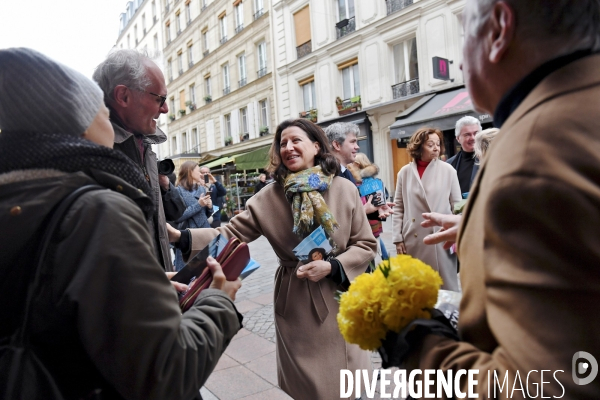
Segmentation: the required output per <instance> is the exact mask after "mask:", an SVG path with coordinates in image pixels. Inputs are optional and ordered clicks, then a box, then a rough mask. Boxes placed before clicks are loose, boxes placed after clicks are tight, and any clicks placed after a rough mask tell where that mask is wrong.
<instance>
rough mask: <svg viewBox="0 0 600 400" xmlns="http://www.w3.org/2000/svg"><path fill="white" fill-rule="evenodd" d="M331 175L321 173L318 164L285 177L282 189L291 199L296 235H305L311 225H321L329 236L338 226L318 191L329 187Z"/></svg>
mask: <svg viewBox="0 0 600 400" xmlns="http://www.w3.org/2000/svg"><path fill="white" fill-rule="evenodd" d="M332 181H333V176H328V175H325V174H323V171H322V170H321V167H320V166H316V167H312V168H308V169H305V170H304V171H300V172H296V173H295V174H290V175H288V176H287V178H285V182H284V189H285V194H286V196H287V197H288V198H291V199H292V213H293V215H294V230H293V232H294V233H295V234H297V235H301V236H302V235H307V234H309V233H310V232H311V230H312V228H313V226H315V225H321V226H323V229H324V230H325V232H327V234H328V235H329V237H331V235H332V234H333V231H334V230H335V229H337V228H339V227H340V226H339V224H338V223H337V221H336V220H335V217H334V216H333V214H332V213H331V211H329V207H327V203H325V199H323V196H322V195H321V193H320V192H323V191H325V190H327V189H329V186H331V182H332Z"/></svg>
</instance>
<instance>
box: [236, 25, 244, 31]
mask: <svg viewBox="0 0 600 400" xmlns="http://www.w3.org/2000/svg"><path fill="white" fill-rule="evenodd" d="M243 30H244V24H239V25H238V26H236V27H235V33H240V32H241V31H243Z"/></svg>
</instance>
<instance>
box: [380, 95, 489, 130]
mask: <svg viewBox="0 0 600 400" xmlns="http://www.w3.org/2000/svg"><path fill="white" fill-rule="evenodd" d="M422 100H423V101H422V102H421V101H420V102H419V103H420V104H418V103H417V104H418V107H415V108H414V109H412V110H411V109H409V110H407V111H406V112H404V113H402V114H401V115H400V116H399V117H398V118H397V120H396V122H394V123H393V124H392V125H391V126H390V137H391V138H392V139H403V138H408V137H411V136H412V134H413V133H415V132H416V130H417V129H419V128H421V127H423V126H428V127H433V128H438V129H440V130H442V131H445V130H449V129H454V126H455V124H456V121H457V120H459V119H460V118H462V117H464V116H465V115H470V116H472V117H475V118H477V119H478V120H479V121H480V122H481V123H482V124H483V123H486V122H492V118H491V117H490V115H488V114H482V113H479V112H477V111H475V110H474V109H473V103H472V102H471V97H470V96H469V92H467V89H465V88H462V89H454V90H451V91H448V92H443V93H437V94H435V95H431V96H426V97H424V98H423V99H422ZM417 104H415V105H417Z"/></svg>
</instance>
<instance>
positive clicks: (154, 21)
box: [152, 15, 158, 24]
mask: <svg viewBox="0 0 600 400" xmlns="http://www.w3.org/2000/svg"><path fill="white" fill-rule="evenodd" d="M156 21H158V18H157V17H156V15H155V16H154V17H152V23H153V24H155V23H156Z"/></svg>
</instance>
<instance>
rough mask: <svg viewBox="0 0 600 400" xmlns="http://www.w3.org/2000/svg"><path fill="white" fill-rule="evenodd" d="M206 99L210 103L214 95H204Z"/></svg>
mask: <svg viewBox="0 0 600 400" xmlns="http://www.w3.org/2000/svg"><path fill="white" fill-rule="evenodd" d="M204 101H205V102H206V103H207V104H208V103H210V102H211V101H212V96H211V95H210V94H208V95H206V96H204Z"/></svg>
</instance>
